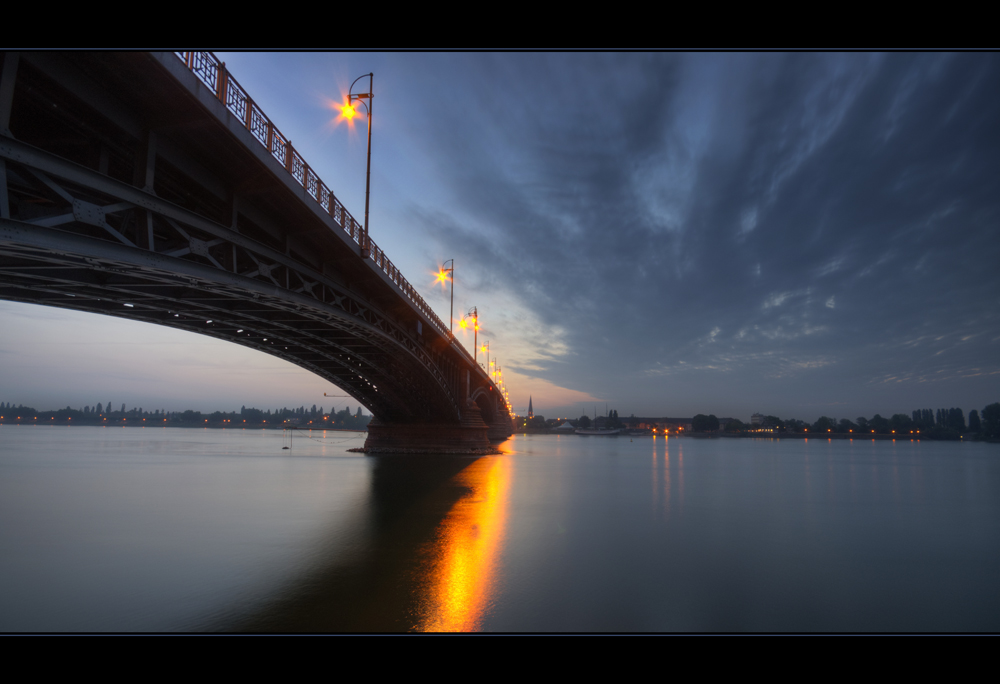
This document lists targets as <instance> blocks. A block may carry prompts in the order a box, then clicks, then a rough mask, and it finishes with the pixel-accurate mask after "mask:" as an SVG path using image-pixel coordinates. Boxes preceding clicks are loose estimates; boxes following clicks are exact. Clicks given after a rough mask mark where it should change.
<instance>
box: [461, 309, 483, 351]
mask: <svg viewBox="0 0 1000 684" xmlns="http://www.w3.org/2000/svg"><path fill="white" fill-rule="evenodd" d="M466 318H471V319H472V329H473V335H472V355H473V356H472V358H473V360H475V361H476V363H479V361H478V359H479V346H478V345H479V311H478V310H477V309H476V307H472V308H471V309H469V313H467V314H465V315H464V316H463V317H462V322H461V323H459V326H461V327H463V328H468V327H469V324H468V323H466V322H465V319H466Z"/></svg>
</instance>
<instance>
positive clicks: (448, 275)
mask: <svg viewBox="0 0 1000 684" xmlns="http://www.w3.org/2000/svg"><path fill="white" fill-rule="evenodd" d="M449 261H450V262H451V268H445V267H444V264H441V268H439V269H438V274H437V280H435V281H434V282H436V283H443V282H445V281H447V282H449V283H451V312H450V314H449V315H448V332H450V333H452V334H453V335H454V333H453V332H452V325H453V323H454V321H455V260H454V259H448V261H446V262H444V263H445V264H447V263H448V262H449Z"/></svg>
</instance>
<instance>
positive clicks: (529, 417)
mask: <svg viewBox="0 0 1000 684" xmlns="http://www.w3.org/2000/svg"><path fill="white" fill-rule="evenodd" d="M534 417H535V411H534V409H532V408H531V395H530V394H529V395H528V420H531V419H532V418H534Z"/></svg>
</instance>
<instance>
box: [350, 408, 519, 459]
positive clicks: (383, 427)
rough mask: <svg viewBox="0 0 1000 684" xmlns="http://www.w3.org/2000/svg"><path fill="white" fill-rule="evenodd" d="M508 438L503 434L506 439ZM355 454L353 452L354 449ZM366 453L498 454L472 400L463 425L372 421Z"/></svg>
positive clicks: (487, 427)
mask: <svg viewBox="0 0 1000 684" xmlns="http://www.w3.org/2000/svg"><path fill="white" fill-rule="evenodd" d="M506 437H507V435H504V439H505V438H506ZM352 451H353V450H352ZM357 451H363V452H364V453H368V454H391V453H395V454H475V455H484V454H499V453H503V452H501V451H500V450H499V449H497V448H496V447H494V446H492V445H491V444H490V427H489V426H488V425H487V424H486V423H484V422H483V419H482V416H481V415H480V413H479V407H478V406H477V405H476V403H475V402H473V401H470V402H469V406H468V407H467V409H466V411H464V412H463V416H462V421H461V423H416V424H414V423H383V422H381V421H379V420H378V418H372V420H371V422H370V423H368V438H367V439H366V440H365V446H364V448H363V449H358V450H357Z"/></svg>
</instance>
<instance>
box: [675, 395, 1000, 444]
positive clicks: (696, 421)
mask: <svg viewBox="0 0 1000 684" xmlns="http://www.w3.org/2000/svg"><path fill="white" fill-rule="evenodd" d="M692 429H693V430H694V431H695V432H712V431H716V430H719V429H720V424H719V419H718V418H716V417H715V416H714V415H710V416H706V415H704V414H698V415H696V416H695V417H694V418H693V419H692ZM721 429H722V430H723V431H725V432H754V431H767V432H771V433H774V432H777V433H803V434H808V433H820V434H847V435H859V436H861V435H900V436H910V435H915V436H919V437H920V438H921V439H962V438H964V437H966V436H972V435H974V436H975V437H976V438H981V439H990V440H994V439H1000V403H995V404H990V405H989V406H987V407H986V408H984V409H983V412H982V415H981V416H980V414H979V412H978V411H976V410H975V409H973V410H972V411H970V412H969V419H968V423H966V420H965V412H964V411H962V409H960V408H950V409H937V411H932V410H931V409H917V410H915V411H913V412H912V413H911V414H910V415H909V416H908V415H906V414H905V413H897V414H894V415H893V416H892V417H891V418H883V417H882V416H880V415H879V414H877V413H876V414H875V415H874V416H873V417H871V418H865V417H864V416H859V417H858V418H857V419H856V420H854V421H852V420H849V419H847V418H841V419H840V420H837V419H836V418H830V417H828V416H820V417H819V418H818V419H817V420H816V422H814V423H812V424H810V423H807V422H805V421H802V420H796V419H794V418H790V419H787V420H782V419H781V418H778V417H777V416H764V417H763V418H762V419H761V421H760V423H759V424H756V425H754V424H750V425H748V424H746V423H743V422H742V421H740V420H737V419H733V420H730V421H728V422H727V423H726V424H725V425H724V426H722V428H721Z"/></svg>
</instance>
